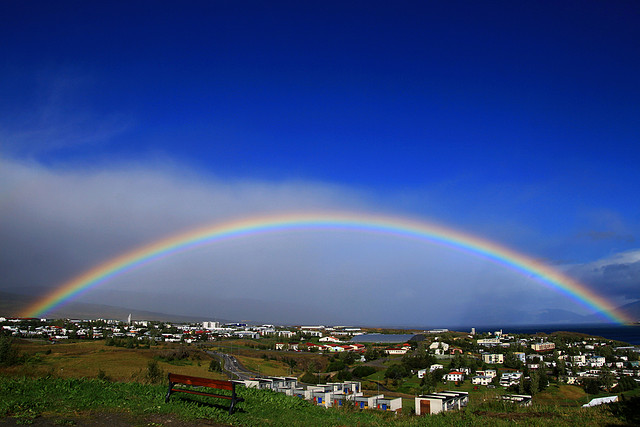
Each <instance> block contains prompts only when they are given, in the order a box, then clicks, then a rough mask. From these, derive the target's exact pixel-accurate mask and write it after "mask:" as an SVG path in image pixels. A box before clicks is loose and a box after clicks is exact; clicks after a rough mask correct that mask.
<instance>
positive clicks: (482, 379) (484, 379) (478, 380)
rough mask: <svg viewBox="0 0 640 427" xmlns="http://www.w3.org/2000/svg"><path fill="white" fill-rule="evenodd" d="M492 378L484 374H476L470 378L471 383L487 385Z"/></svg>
mask: <svg viewBox="0 0 640 427" xmlns="http://www.w3.org/2000/svg"><path fill="white" fill-rule="evenodd" d="M492 380H493V378H491V377H488V376H486V375H476V376H475V377H473V378H471V384H474V385H489V384H491V381H492Z"/></svg>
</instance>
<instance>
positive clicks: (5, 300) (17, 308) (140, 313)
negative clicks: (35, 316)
mask: <svg viewBox="0 0 640 427" xmlns="http://www.w3.org/2000/svg"><path fill="white" fill-rule="evenodd" d="M33 300H34V299H33V297H30V296H27V295H20V294H13V293H8V292H0V315H2V316H7V317H18V316H20V315H21V313H22V312H23V311H24V310H25V309H26V308H27V307H28V306H29V304H31V303H33ZM129 314H131V317H132V318H133V319H137V320H157V321H162V322H181V323H189V322H202V321H205V320H213V319H208V318H203V317H202V316H189V315H179V314H169V313H157V312H153V311H145V310H137V309H135V308H127V307H115V306H111V305H103V304H91V303H81V302H71V303H69V304H65V305H64V306H62V307H59V308H57V309H55V310H53V311H51V312H49V313H47V317H48V318H56V319H61V318H68V319H116V320H123V321H125V320H127V318H128V317H129ZM215 320H218V321H221V322H223V323H224V322H227V320H225V319H215Z"/></svg>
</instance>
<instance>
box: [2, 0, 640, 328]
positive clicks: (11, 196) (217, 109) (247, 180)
mask: <svg viewBox="0 0 640 427" xmlns="http://www.w3.org/2000/svg"><path fill="white" fill-rule="evenodd" d="M462 5H463V6H464V7H458V6H455V5H449V4H437V5H435V4H431V5H429V4H422V3H411V4H405V5H404V6H391V5H389V4H385V3H379V4H378V3H375V2H374V3H369V4H367V7H366V8H362V7H360V6H359V5H358V4H357V3H349V2H347V3H345V2H335V3H332V2H329V3H323V5H322V6H320V5H312V4H297V5H292V4H285V3H281V2H270V3H269V5H268V7H267V6H266V5H265V4H262V3H260V2H255V3H254V2H249V3H248V4H245V5H244V6H243V7H241V8H240V7H238V6H236V5H235V4H234V3H233V2H229V3H225V2H216V3H210V2H194V3H192V4H190V5H188V6H185V7H181V8H179V10H178V9H176V8H175V7H174V6H173V5H172V3H171V2H156V3H155V4H154V8H146V7H143V6H142V5H136V4H131V3H129V2H121V3H118V2H116V3H112V4H108V5H107V4H104V5H100V4H82V5H73V7H68V8H67V9H66V10H65V13H62V14H61V13H60V10H62V9H65V7H66V5H64V3H63V4H62V5H56V6H53V5H51V4H49V3H47V2H42V3H40V4H39V8H38V13H33V10H32V9H31V8H30V7H29V6H27V5H24V4H19V3H15V4H12V3H3V4H1V5H0V16H1V17H3V18H2V19H4V20H3V25H0V38H2V39H3V40H6V41H7V42H6V43H3V44H2V45H1V46H0V64H1V66H0V242H2V243H1V245H2V247H1V249H2V250H1V252H0V271H2V272H3V275H2V276H3V277H2V279H1V280H0V290H8V291H16V292H32V293H36V294H37V295H34V297H35V296H39V295H40V294H41V293H42V292H43V291H44V290H46V289H51V288H54V287H56V286H59V285H60V284H61V283H64V282H65V281H67V280H69V279H70V278H72V277H74V276H76V275H77V274H80V273H82V272H83V271H85V270H86V269H88V268H91V267H93V266H94V265H96V264H99V263H101V262H103V261H105V260H107V259H109V258H110V257H113V256H116V255H118V254H120V253H122V252H124V251H127V250H130V249H132V248H135V247H137V246H140V245H144V244H147V243H149V242H151V241H154V240H156V239H159V238H162V237H166V236H168V235H171V234H174V233H177V232H180V231H184V230H188V229H190V228H192V227H196V226H201V225H203V224H211V223H214V222H218V221H226V220H229V219H233V218H238V217H244V216H256V215H260V214H264V213H276V212H287V211H297V212H299V211H319V210H346V211H364V212H373V213H383V214H390V215H394V216H400V217H404V216H406V217H412V218H417V219H424V220H428V221H433V222H436V223H442V224H444V225H446V226H448V227H451V228H454V229H458V230H460V231H462V232H466V233H470V234H474V235H477V236H479V237H483V238H485V239H488V240H492V241H496V242H498V243H500V244H503V245H505V246H507V247H510V248H512V249H514V250H516V251H520V252H522V253H524V254H526V255H529V256H531V257H533V258H536V259H540V260H543V261H544V262H546V263H548V264H550V265H554V266H555V267H556V268H557V269H559V270H561V271H563V272H566V273H567V274H568V275H570V276H571V277H574V278H576V279H578V280H580V281H581V282H582V283H584V284H586V285H587V286H589V287H590V288H591V289H593V290H594V291H596V292H597V293H599V294H601V295H603V296H604V297H606V298H609V299H610V300H611V301H613V302H614V303H615V304H619V305H623V304H625V303H629V302H634V301H637V300H639V299H640V286H638V285H639V284H640V244H639V243H638V242H639V240H638V236H639V235H640V216H639V215H640V199H639V198H637V197H635V193H636V192H637V189H636V186H637V183H638V182H640V168H638V164H640V145H638V144H637V141H638V136H639V135H640V128H639V126H638V121H637V113H638V111H637V100H638V99H640V83H639V80H638V79H637V76H638V75H640V54H639V52H638V48H637V43H636V42H635V41H636V40H638V39H640V27H638V26H637V18H638V17H640V10H639V7H638V5H637V3H635V2H624V1H623V2H617V3H616V4H615V5H611V4H606V5H605V4H597V3H594V4H582V3H581V4H579V5H573V4H566V5H564V6H562V7H560V6H557V5H555V6H553V8H552V9H550V7H551V6H548V5H518V4H513V3H512V2H505V3H503V4H501V5H482V4H477V3H476V2H463V3H462ZM59 8H62V9H59ZM141 23H144V25H141ZM80 299H81V300H83V301H87V302H99V303H105V304H114V305H122V302H123V301H126V303H127V304H128V305H132V306H135V307H132V308H138V309H144V310H151V311H172V312H178V313H185V312H186V313H191V314H195V315H201V316H208V317H221V318H229V319H240V318H244V319H260V320H269V321H273V322H283V323H292V322H293V323H300V322H322V323H325V322H335V323H358V324H365V323H366V324H397V325H400V324H405V325H425V324H427V323H432V324H441V325H442V324H469V323H476V324H481V323H485V324H490V323H497V322H499V321H506V322H510V323H513V322H520V323H526V322H528V321H529V322H531V321H539V320H545V318H544V316H543V314H544V313H546V311H545V310H556V311H555V313H557V314H558V316H560V317H557V318H558V319H559V318H562V316H563V314H562V313H563V312H562V310H566V311H567V312H569V313H568V314H566V313H565V314H566V316H565V317H564V319H569V320H570V319H576V318H577V317H571V316H572V313H575V314H577V315H587V314H589V313H588V312H587V311H585V309H584V308H583V307H582V306H579V305H577V304H575V303H573V302H571V301H569V300H567V299H566V298H564V297H562V296H561V295H559V294H558V293H557V292H554V291H551V290H549V289H546V288H544V287H543V286H540V285H539V284H537V283H535V282H533V281H532V280H531V279H528V278H526V277H523V276H519V275H516V274H514V273H512V272H508V271H504V269H500V268H499V267H497V266H495V265H493V264H491V263H489V262H487V261H484V260H482V259H479V258H476V257H473V256H470V255H468V254H461V253H456V252H454V251H449V250H446V249H443V248H442V247H436V246H433V245H428V244H424V243H417V242H408V241H402V240H399V239H392V238H384V237H382V236H365V235H354V234H349V233H319V232H309V233H300V234H297V233H296V234H286V233H285V234H281V235H280V234H279V235H270V236H261V237H255V238H251V239H247V240H237V241H230V242H225V243H223V244H219V245H212V246H211V247H205V248H201V249H198V250H197V251H191V252H189V253H184V254H179V255H177V256H174V257H171V258H167V259H165V260H163V261H162V262H161V263H156V264H153V265H150V266H148V267H145V268H141V269H138V270H136V271H132V272H130V273H127V274H125V275H123V276H121V277H119V278H117V279H114V280H113V281H111V282H109V283H107V284H104V285H102V286H100V287H98V288H96V289H95V290H92V291H90V292H87V293H86V294H84V295H82V296H81V297H80ZM541 313H542V314H541ZM578 317H579V316H578ZM546 320H549V321H551V320H552V319H551V318H550V317H549V318H547V319H546Z"/></svg>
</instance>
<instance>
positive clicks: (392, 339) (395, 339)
mask: <svg viewBox="0 0 640 427" xmlns="http://www.w3.org/2000/svg"><path fill="white" fill-rule="evenodd" d="M414 336H415V334H363V335H356V336H354V337H353V338H352V339H351V342H358V343H363V342H379V343H385V344H393V343H404V342H407V341H409V340H410V339H411V338H413V337H414Z"/></svg>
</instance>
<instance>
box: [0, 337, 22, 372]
mask: <svg viewBox="0 0 640 427" xmlns="http://www.w3.org/2000/svg"><path fill="white" fill-rule="evenodd" d="M19 360H20V354H19V353H18V349H16V348H15V347H14V346H13V338H11V337H8V336H6V335H0V366H11V365H15V364H17V363H18V361H19Z"/></svg>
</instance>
